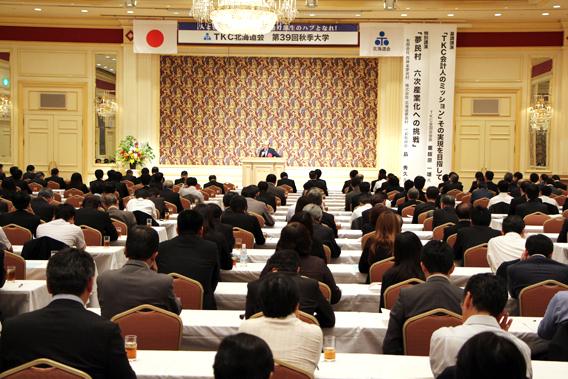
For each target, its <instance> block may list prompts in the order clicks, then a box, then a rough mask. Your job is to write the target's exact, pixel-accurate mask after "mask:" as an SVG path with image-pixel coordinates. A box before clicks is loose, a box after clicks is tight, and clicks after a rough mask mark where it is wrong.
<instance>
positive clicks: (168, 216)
mask: <svg viewBox="0 0 568 379" xmlns="http://www.w3.org/2000/svg"><path fill="white" fill-rule="evenodd" d="M169 219H170V212H165V213H164V220H166V221H168V220H169Z"/></svg>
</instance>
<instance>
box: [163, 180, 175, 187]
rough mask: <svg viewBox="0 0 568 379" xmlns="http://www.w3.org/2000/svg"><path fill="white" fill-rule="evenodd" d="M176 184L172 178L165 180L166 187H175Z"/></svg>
mask: <svg viewBox="0 0 568 379" xmlns="http://www.w3.org/2000/svg"><path fill="white" fill-rule="evenodd" d="M173 186H174V182H172V181H171V180H165V181H164V188H170V189H171V188H173Z"/></svg>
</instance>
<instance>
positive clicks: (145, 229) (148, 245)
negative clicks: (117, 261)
mask: <svg viewBox="0 0 568 379" xmlns="http://www.w3.org/2000/svg"><path fill="white" fill-rule="evenodd" d="M182 213H183V212H182ZM178 223H179V219H178ZM159 245H160V237H159V236H158V232H156V231H155V230H154V229H152V228H151V227H149V226H144V225H138V226H135V227H134V228H132V229H129V230H128V236H127V237H126V256H127V257H128V258H130V259H135V260H138V261H145V260H148V259H150V257H151V256H152V254H154V253H155V252H157V251H158V246H159Z"/></svg>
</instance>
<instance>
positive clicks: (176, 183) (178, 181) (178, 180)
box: [174, 178, 185, 185]
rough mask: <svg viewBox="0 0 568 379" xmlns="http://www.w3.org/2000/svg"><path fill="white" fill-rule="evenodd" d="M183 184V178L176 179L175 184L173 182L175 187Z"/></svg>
mask: <svg viewBox="0 0 568 379" xmlns="http://www.w3.org/2000/svg"><path fill="white" fill-rule="evenodd" d="M183 183H185V178H179V179H176V180H175V182H174V184H175V185H178V184H183Z"/></svg>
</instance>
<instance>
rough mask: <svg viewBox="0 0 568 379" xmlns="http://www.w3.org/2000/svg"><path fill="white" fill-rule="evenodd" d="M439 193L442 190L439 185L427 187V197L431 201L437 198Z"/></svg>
mask: <svg viewBox="0 0 568 379" xmlns="http://www.w3.org/2000/svg"><path fill="white" fill-rule="evenodd" d="M439 194H440V190H439V189H438V187H434V186H431V187H428V188H427V189H426V198H428V200H430V201H433V200H436V197H438V195H439Z"/></svg>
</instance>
